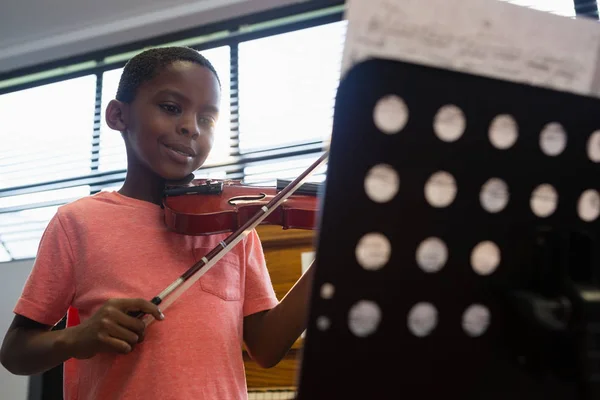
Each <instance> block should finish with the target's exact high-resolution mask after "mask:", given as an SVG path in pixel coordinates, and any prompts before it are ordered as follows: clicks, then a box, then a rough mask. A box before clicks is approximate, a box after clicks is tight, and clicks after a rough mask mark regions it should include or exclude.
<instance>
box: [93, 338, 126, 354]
mask: <svg viewBox="0 0 600 400" xmlns="http://www.w3.org/2000/svg"><path fill="white" fill-rule="evenodd" d="M100 340H101V341H102V342H103V343H104V344H106V345H107V346H108V347H110V348H111V349H112V350H116V351H118V352H119V353H123V354H127V353H129V352H130V351H131V349H132V347H131V345H130V344H129V343H127V342H124V341H123V340H119V339H117V338H114V337H111V336H109V335H106V334H101V335H100Z"/></svg>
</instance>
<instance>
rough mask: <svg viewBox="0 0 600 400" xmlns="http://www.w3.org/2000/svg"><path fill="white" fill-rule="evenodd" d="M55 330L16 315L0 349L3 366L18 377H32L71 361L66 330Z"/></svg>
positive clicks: (0, 359)
mask: <svg viewBox="0 0 600 400" xmlns="http://www.w3.org/2000/svg"><path fill="white" fill-rule="evenodd" d="M51 328H52V327H51V326H48V325H44V324H40V323H39V322H36V321H33V320H31V319H29V318H26V317H23V316H21V315H15V317H14V319H13V321H12V324H11V325H10V327H9V328H8V332H7V333H6V336H5V337H4V341H3V343H2V349H0V361H1V362H2V365H3V366H4V367H5V368H6V369H7V370H8V371H9V372H11V373H13V374H15V375H33V374H38V373H41V372H44V371H47V370H49V369H51V368H53V367H55V366H57V365H59V364H61V363H63V362H65V361H66V360H68V359H69V358H70V357H71V355H70V354H69V353H68V349H67V346H66V340H65V339H66V338H65V335H66V334H67V335H68V331H67V330H58V331H51V330H50V329H51Z"/></svg>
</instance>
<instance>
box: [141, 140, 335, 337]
mask: <svg viewBox="0 0 600 400" xmlns="http://www.w3.org/2000/svg"><path fill="white" fill-rule="evenodd" d="M328 157H329V151H325V153H324V154H323V155H321V157H319V158H318V159H317V160H316V161H315V162H314V163H313V164H312V165H311V166H310V167H308V169H306V170H305V171H304V172H302V173H301V174H300V175H299V176H298V177H297V178H296V179H294V180H293V181H292V182H291V183H290V184H288V185H287V186H285V187H284V188H282V189H281V190H279V188H277V189H268V188H254V187H249V186H245V185H241V184H239V183H233V182H229V181H213V180H210V181H207V180H200V181H196V184H192V185H188V186H181V187H170V188H168V189H166V190H165V200H164V201H163V203H164V208H165V215H166V216H165V222H166V223H167V226H169V227H170V228H171V229H173V230H174V231H176V232H181V233H185V232H188V234H193V235H207V234H213V233H217V232H227V231H233V232H232V233H230V234H229V235H228V236H227V237H226V238H225V239H223V240H222V241H221V242H219V244H218V245H217V246H215V247H214V248H213V249H212V250H211V251H209V252H208V253H207V254H206V255H205V256H204V257H202V258H201V259H200V261H198V262H197V263H195V264H194V265H192V266H191V267H190V268H189V269H188V270H187V271H185V272H184V273H183V274H182V275H180V276H179V277H178V278H177V279H175V281H173V282H172V283H171V284H170V285H169V286H167V287H166V288H165V289H164V290H163V291H162V292H160V293H159V294H158V295H157V296H155V297H154V298H152V300H150V301H151V302H152V303H153V304H156V305H159V304H160V306H161V309H162V310H165V309H166V308H167V307H169V306H170V305H171V304H172V303H173V302H174V301H175V300H176V299H177V298H179V296H181V295H182V294H183V293H184V292H185V291H186V290H187V289H188V288H190V287H191V286H192V285H193V284H194V283H195V282H196V281H197V280H198V279H200V278H201V277H202V276H203V275H204V274H205V273H206V272H207V271H208V270H210V268H212V267H213V266H214V265H215V264H216V263H217V261H219V260H220V259H221V258H222V257H223V256H224V255H225V254H227V252H229V251H230V250H231V249H232V248H233V247H234V246H235V245H237V244H238V243H239V242H240V241H242V240H243V239H244V238H245V237H247V236H248V235H249V234H250V232H252V230H253V229H254V228H255V227H256V226H258V225H259V224H263V223H265V224H267V223H270V224H277V225H281V226H282V227H284V228H288V229H289V228H292V227H299V228H300V227H304V228H305V229H314V227H315V215H316V209H317V207H316V205H317V196H316V194H315V195H312V196H311V195H309V194H308V193H309V191H312V190H314V186H313V187H312V188H311V186H310V184H308V185H305V182H306V180H307V179H308V178H309V177H310V175H312V173H313V172H314V171H315V170H316V169H317V168H318V167H319V166H321V165H322V164H323V163H325V161H326V160H327V158H328ZM193 182H194V181H192V183H193ZM301 188H302V189H301ZM295 192H298V194H297V195H295V196H294V193H295ZM315 193H316V192H315ZM273 214H274V215H273ZM271 215H273V216H271ZM204 223H206V224H207V225H205V226H203V224H204ZM129 315H131V316H133V317H136V318H141V317H143V316H145V318H144V322H145V323H146V325H149V324H150V323H152V321H153V320H154V319H153V317H152V315H150V314H145V313H143V312H141V311H136V312H129Z"/></svg>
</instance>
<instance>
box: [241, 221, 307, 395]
mask: <svg viewBox="0 0 600 400" xmlns="http://www.w3.org/2000/svg"><path fill="white" fill-rule="evenodd" d="M257 232H258V235H259V236H260V239H261V242H262V245H263V249H264V252H265V259H266V261H267V268H268V269H269V274H270V276H271V282H272V283H273V287H274V289H275V293H276V294H277V298H278V299H280V300H281V299H282V298H283V296H285V295H286V293H287V292H288V291H289V290H290V289H291V288H292V286H293V285H294V284H295V283H296V281H298V279H300V276H301V274H302V259H301V254H302V253H303V252H309V251H314V245H313V240H314V231H306V230H295V229H289V230H283V229H281V227H278V226H269V225H261V226H259V227H258V228H257ZM302 344H303V340H302V339H301V338H299V339H298V340H297V341H296V343H295V344H294V346H293V347H292V350H290V351H289V353H288V354H287V355H286V357H285V358H284V359H283V360H282V361H281V362H280V363H279V364H277V365H276V366H275V367H273V368H268V369H265V368H262V367H260V366H259V365H257V364H256V363H255V362H254V361H252V360H251V359H250V357H249V356H248V354H247V353H246V352H245V351H244V364H245V367H246V379H247V382H248V388H278V387H295V386H296V383H297V382H296V377H297V373H298V367H299V356H300V351H299V350H301V348H302Z"/></svg>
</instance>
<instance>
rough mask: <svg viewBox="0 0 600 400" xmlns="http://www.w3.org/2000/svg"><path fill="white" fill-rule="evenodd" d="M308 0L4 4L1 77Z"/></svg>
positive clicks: (35, 0) (0, 3)
mask: <svg viewBox="0 0 600 400" xmlns="http://www.w3.org/2000/svg"><path fill="white" fill-rule="evenodd" d="M301 1H303V0H195V1H194V0H168V1H165V0H102V1H92V0H88V1H80V0H45V1H40V0H0V10H1V11H0V73H2V72H7V71H11V70H15V69H19V68H22V67H26V66H31V65H35V64H39V63H42V62H47V61H51V60H56V59H60V58H64V57H69V56H73V55H77V54H82V53H87V52H90V51H94V50H99V49H102V48H106V47H111V46H115V45H119V44H124V43H128V42H132V41H137V40H142V39H146V38H150V37H153V36H157V35H161V34H166V33H170V32H175V31H179V30H183V29H187V28H191V27H195V26H199V25H203V24H207V23H211V22H215V21H219V20H224V19H229V18H233V17H237V16H241V15H245V14H249V13H253V12H259V11H263V10H266V9H269V8H276V7H278V6H284V5H288V4H291V3H298V2H301Z"/></svg>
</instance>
